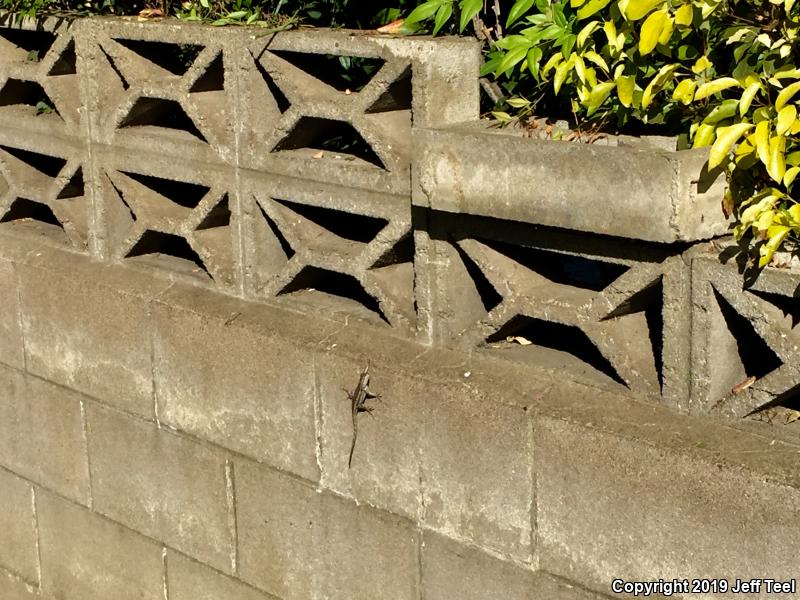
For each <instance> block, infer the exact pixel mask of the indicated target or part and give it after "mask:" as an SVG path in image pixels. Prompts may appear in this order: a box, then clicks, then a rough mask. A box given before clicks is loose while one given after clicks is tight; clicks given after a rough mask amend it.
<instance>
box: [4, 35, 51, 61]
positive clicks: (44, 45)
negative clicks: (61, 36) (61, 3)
mask: <svg viewBox="0 0 800 600" xmlns="http://www.w3.org/2000/svg"><path fill="white" fill-rule="evenodd" d="M0 38H2V39H3V40H5V41H6V42H7V43H8V44H10V45H11V46H12V47H16V48H17V49H18V50H19V52H18V53H16V54H18V55H20V56H25V57H26V59H27V60H28V61H31V62H38V61H40V60H42V59H43V58H44V55H45V54H47V53H48V52H49V51H50V47H51V46H52V45H53V43H54V42H55V41H56V35H55V34H54V33H51V32H49V31H31V30H29V29H12V28H9V27H0ZM0 60H2V58H0Z"/></svg>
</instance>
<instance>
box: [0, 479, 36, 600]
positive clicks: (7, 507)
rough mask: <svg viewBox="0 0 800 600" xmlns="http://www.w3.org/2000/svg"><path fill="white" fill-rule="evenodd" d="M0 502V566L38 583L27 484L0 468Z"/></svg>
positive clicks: (31, 508) (28, 580) (33, 532)
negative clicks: (0, 539)
mask: <svg viewBox="0 0 800 600" xmlns="http://www.w3.org/2000/svg"><path fill="white" fill-rule="evenodd" d="M0 505H2V506H3V510H2V511H0V531H2V532H3V533H2V539H3V541H2V543H0V567H5V568H6V569H8V570H10V571H13V572H14V573H16V574H17V575H20V576H21V577H23V578H24V579H25V580H26V581H27V582H29V583H38V581H39V557H38V554H37V551H36V543H37V542H36V518H35V516H34V514H33V491H32V489H31V486H30V484H29V483H28V482H27V481H25V480H24V479H20V478H19V477H17V476H15V475H14V474H12V473H9V472H8V471H4V470H2V469H0ZM0 585H2V584H0ZM4 597H5V596H4Z"/></svg>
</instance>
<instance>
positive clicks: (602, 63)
mask: <svg viewBox="0 0 800 600" xmlns="http://www.w3.org/2000/svg"><path fill="white" fill-rule="evenodd" d="M583 58H585V59H586V60H588V61H589V62H591V63H593V64H595V65H597V66H598V67H600V68H601V69H603V71H605V72H606V73H608V63H607V62H606V60H605V59H604V58H603V57H602V56H600V55H599V54H598V53H597V52H595V51H594V50H587V51H586V52H584V53H583Z"/></svg>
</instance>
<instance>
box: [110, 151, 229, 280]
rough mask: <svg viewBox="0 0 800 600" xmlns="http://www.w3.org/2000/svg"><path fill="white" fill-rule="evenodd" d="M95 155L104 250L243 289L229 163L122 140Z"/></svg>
mask: <svg viewBox="0 0 800 600" xmlns="http://www.w3.org/2000/svg"><path fill="white" fill-rule="evenodd" d="M97 154H98V155H99V156H97V157H96V158H95V167H94V168H95V172H94V179H95V207H96V212H97V215H98V221H99V223H98V227H97V235H98V244H99V246H100V247H101V254H102V256H103V258H105V259H106V260H109V261H111V262H116V261H120V262H123V263H125V264H126V265H129V266H135V267H138V268H140V269H141V270H144V271H151V270H153V269H156V270H158V271H160V272H162V273H163V274H165V275H168V276H169V277H172V278H175V279H183V280H185V281H187V282H191V283H193V284H199V285H203V286H206V287H212V288H217V289H221V290H225V291H227V292H228V293H233V294H239V293H240V288H241V275H240V272H239V271H240V258H239V253H238V248H239V246H240V241H239V238H238V234H237V232H238V228H239V223H238V215H239V212H240V211H239V209H238V195H237V189H236V187H237V186H236V175H235V173H234V171H233V169H232V168H230V167H227V166H203V168H198V165H197V163H196V162H193V161H192V160H190V159H189V158H188V157H181V158H171V159H169V160H163V159H162V158H159V157H157V156H153V155H151V154H149V153H148V154H143V153H141V152H135V151H133V150H126V149H124V148H116V147H115V148H113V149H107V150H104V151H102V152H101V151H100V150H99V149H98V151H97Z"/></svg>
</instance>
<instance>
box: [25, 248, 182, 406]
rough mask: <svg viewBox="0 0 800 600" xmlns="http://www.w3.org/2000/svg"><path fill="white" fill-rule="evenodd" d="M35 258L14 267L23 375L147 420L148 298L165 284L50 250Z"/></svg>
mask: <svg viewBox="0 0 800 600" xmlns="http://www.w3.org/2000/svg"><path fill="white" fill-rule="evenodd" d="M37 260H38V261H39V262H40V263H41V264H42V266H43V267H44V268H39V267H38V266H33V265H27V264H26V265H20V267H19V269H20V272H19V273H20V286H21V287H20V295H21V301H22V306H23V308H22V311H23V335H24V336H25V351H26V355H27V364H28V370H29V371H30V372H31V373H33V374H35V375H40V376H42V377H44V378H46V379H49V380H51V381H54V382H56V383H60V384H62V385H66V386H69V387H71V388H73V389H76V390H78V391H80V392H83V393H86V394H88V395H90V396H94V397H95V398H101V399H103V401H105V402H108V403H110V404H113V405H115V406H118V407H119V408H122V409H125V410H127V411H130V412H134V413H137V414H140V415H142V416H145V417H148V418H152V417H153V383H152V366H151V348H150V334H149V330H148V325H147V323H148V308H147V300H146V298H147V297H149V296H150V295H152V294H155V293H157V291H159V290H160V289H162V288H165V287H167V286H168V285H169V283H168V282H159V281H158V280H154V279H152V278H151V277H147V278H145V277H142V276H139V277H137V276H136V274H135V273H132V272H131V271H129V270H120V269H119V268H117V269H116V272H114V271H113V270H110V269H109V268H108V267H102V266H100V265H95V264H89V263H84V262H79V261H76V260H75V259H74V258H73V257H70V256H69V255H61V254H58V253H56V251H42V252H41V253H40V255H39V256H38V257H37ZM98 315H102V318H98Z"/></svg>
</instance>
